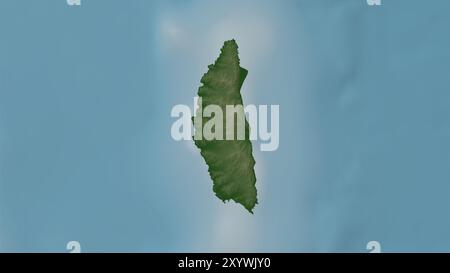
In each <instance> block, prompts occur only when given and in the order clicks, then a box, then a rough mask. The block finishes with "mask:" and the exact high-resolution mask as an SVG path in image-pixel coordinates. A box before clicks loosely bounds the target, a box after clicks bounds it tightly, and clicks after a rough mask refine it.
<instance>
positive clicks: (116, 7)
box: [0, 0, 450, 252]
mask: <svg viewBox="0 0 450 273" xmlns="http://www.w3.org/2000/svg"><path fill="white" fill-rule="evenodd" d="M448 10H450V2H449V1H446V0H433V1H424V0H383V5H382V6H379V7H371V6H368V5H367V4H366V1H365V0H339V1H338V0H321V1H318V0H308V1H306V0H305V1H237V0H230V1H206V0H204V1H189V0H186V1H181V0H178V1H147V0H133V1H124V0H95V1H94V0H82V6H80V7H70V6H68V5H67V4H66V2H65V0H58V1H56V0H46V1H32V0H28V1H26V0H22V1H18V0H2V1H1V3H0V251H2V252H6V251H18V252H30V251H38V252H48V251H55V252H66V249H65V247H66V243H67V242H68V241H71V240H77V241H79V242H80V243H81V245H82V251H84V252H96V251H107V252H116V251H125V252H128V251H137V252H141V251H142V252H156V251H163V252H173V251H177V252H180V251H186V252H194V251H195V252H197V251H200V252H206V251H214V252H217V251H220V252H222V251H239V252H246V251H258V252H259V251H263V252H264V251H270V252H273V251H283V252H286V251H317V252H323V251H344V252H347V251H351V252H367V250H366V243H367V242H368V241H372V240H376V241H379V242H380V243H381V245H382V251H388V252H396V251H450V234H449V232H450V217H449V209H450V198H449V194H450V183H449V182H450V181H449V177H450V142H449V137H450V123H449V116H450V95H449V94H450V75H449V71H450V69H449V68H450V67H449V66H450V52H449V50H448V49H449V48H450V35H449V34H450V33H449V31H450V30H449V28H448V26H449V25H450V17H449V16H448ZM231 38H235V39H236V40H237V42H238V44H239V46H240V57H241V65H242V66H243V67H245V68H247V69H248V70H249V75H248V77H247V79H246V82H245V83H244V87H243V90H242V92H243V98H244V102H245V103H246V104H279V105H280V119H281V120H280V147H279V149H278V150H277V151H276V152H260V151H259V149H256V148H257V147H258V146H256V145H258V143H257V142H256V143H254V144H255V145H254V148H255V158H256V175H257V179H258V181H257V187H258V190H259V192H258V194H259V202H260V204H259V205H258V206H257V207H256V209H255V214H254V215H250V214H249V213H248V212H246V211H245V210H244V209H243V208H242V207H241V206H239V205H237V204H235V203H234V202H230V203H227V204H223V203H222V202H220V200H219V199H218V198H216V197H215V196H214V194H213V192H212V183H211V181H210V178H209V175H208V173H207V168H206V164H205V163H204V162H203V159H202V158H201V156H200V155H199V152H198V151H197V150H196V149H195V147H194V146H193V144H192V143H191V142H184V141H182V142H176V141H174V140H173V139H172V138H171V136H170V127H171V125H172V123H173V122H174V120H175V119H174V118H171V117H170V111H171V108H172V107H173V106H174V105H176V104H187V105H190V106H192V105H193V96H194V95H195V94H196V92H197V88H198V86H199V80H200V77H201V76H202V75H203V73H205V72H206V69H207V65H208V64H210V63H212V62H213V61H214V60H215V59H216V57H217V55H218V53H219V49H220V47H221V45H222V43H223V42H224V41H225V40H228V39H231Z"/></svg>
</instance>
